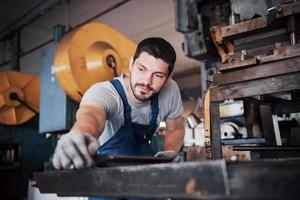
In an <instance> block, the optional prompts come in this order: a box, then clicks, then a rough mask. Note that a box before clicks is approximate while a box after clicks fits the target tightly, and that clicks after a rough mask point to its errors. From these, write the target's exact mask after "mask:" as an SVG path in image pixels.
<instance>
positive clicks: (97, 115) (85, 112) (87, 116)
mask: <svg viewBox="0 0 300 200" xmlns="http://www.w3.org/2000/svg"><path fill="white" fill-rule="evenodd" d="M105 117H106V115H105V112H104V111H103V110H101V109H100V108H98V107H95V106H93V105H92V106H91V105H84V106H81V107H80V109H79V110H78V111H77V113H76V122H75V124H74V126H73V128H72V129H77V130H79V131H81V132H84V133H88V134H90V135H92V136H93V137H95V138H97V139H98V137H99V136H100V134H101V133H102V131H103V129H104V123H105Z"/></svg>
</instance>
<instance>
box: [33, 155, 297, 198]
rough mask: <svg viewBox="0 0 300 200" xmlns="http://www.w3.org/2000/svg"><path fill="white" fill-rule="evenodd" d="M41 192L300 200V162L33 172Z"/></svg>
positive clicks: (170, 164)
mask: <svg viewBox="0 0 300 200" xmlns="http://www.w3.org/2000/svg"><path fill="white" fill-rule="evenodd" d="M34 178H35V180H36V182H37V186H38V187H39V189H40V191H41V192H42V193H44V192H45V193H57V194H58V195H59V196H104V197H118V198H129V197H143V198H156V199H166V198H174V199H299V198H300V189H299V188H300V160H264V161H250V162H225V161H224V160H215V161H197V162H181V163H162V164H147V165H136V166H119V167H107V168H99V167H94V168H89V169H81V170H61V171H48V172H39V173H35V174H34Z"/></svg>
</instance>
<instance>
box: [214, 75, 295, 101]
mask: <svg viewBox="0 0 300 200" xmlns="http://www.w3.org/2000/svg"><path fill="white" fill-rule="evenodd" d="M297 89H300V72H296V73H292V74H284V75H280V76H273V77H272V76H271V77H267V78H262V79H256V80H250V81H244V82H241V83H233V84H228V85H223V86H215V87H213V88H212V89H211V101H212V102H217V101H224V100H226V99H234V98H242V97H250V96H254V95H260V94H271V93H276V92H285V91H290V90H297Z"/></svg>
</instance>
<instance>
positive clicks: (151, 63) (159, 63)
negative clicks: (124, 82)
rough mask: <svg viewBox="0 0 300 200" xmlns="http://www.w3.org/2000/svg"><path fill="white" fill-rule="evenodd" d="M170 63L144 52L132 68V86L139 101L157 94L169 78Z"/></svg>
mask: <svg viewBox="0 0 300 200" xmlns="http://www.w3.org/2000/svg"><path fill="white" fill-rule="evenodd" d="M168 66H169V64H168V63H166V62H164V61H163V60H161V59H159V58H155V57H153V56H151V55H149V54H148V53H146V52H142V53H141V54H140V56H139V57H138V58H137V59H136V60H135V61H134V63H133V65H132V68H131V76H130V86H131V90H132V93H133V95H134V96H135V98H136V99H137V100H139V101H146V100H148V99H150V98H151V97H152V96H153V95H154V94H157V93H158V92H159V91H160V89H161V88H162V86H163V85H164V84H165V82H166V80H167V79H168Z"/></svg>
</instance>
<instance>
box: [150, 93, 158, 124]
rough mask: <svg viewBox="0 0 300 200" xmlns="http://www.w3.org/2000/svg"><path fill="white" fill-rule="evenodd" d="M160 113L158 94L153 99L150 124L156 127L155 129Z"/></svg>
mask: <svg viewBox="0 0 300 200" xmlns="http://www.w3.org/2000/svg"><path fill="white" fill-rule="evenodd" d="M158 113H159V106H158V94H156V95H154V96H153V97H152V98H151V121H150V124H151V125H154V126H155V128H156V124H157V116H158Z"/></svg>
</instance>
